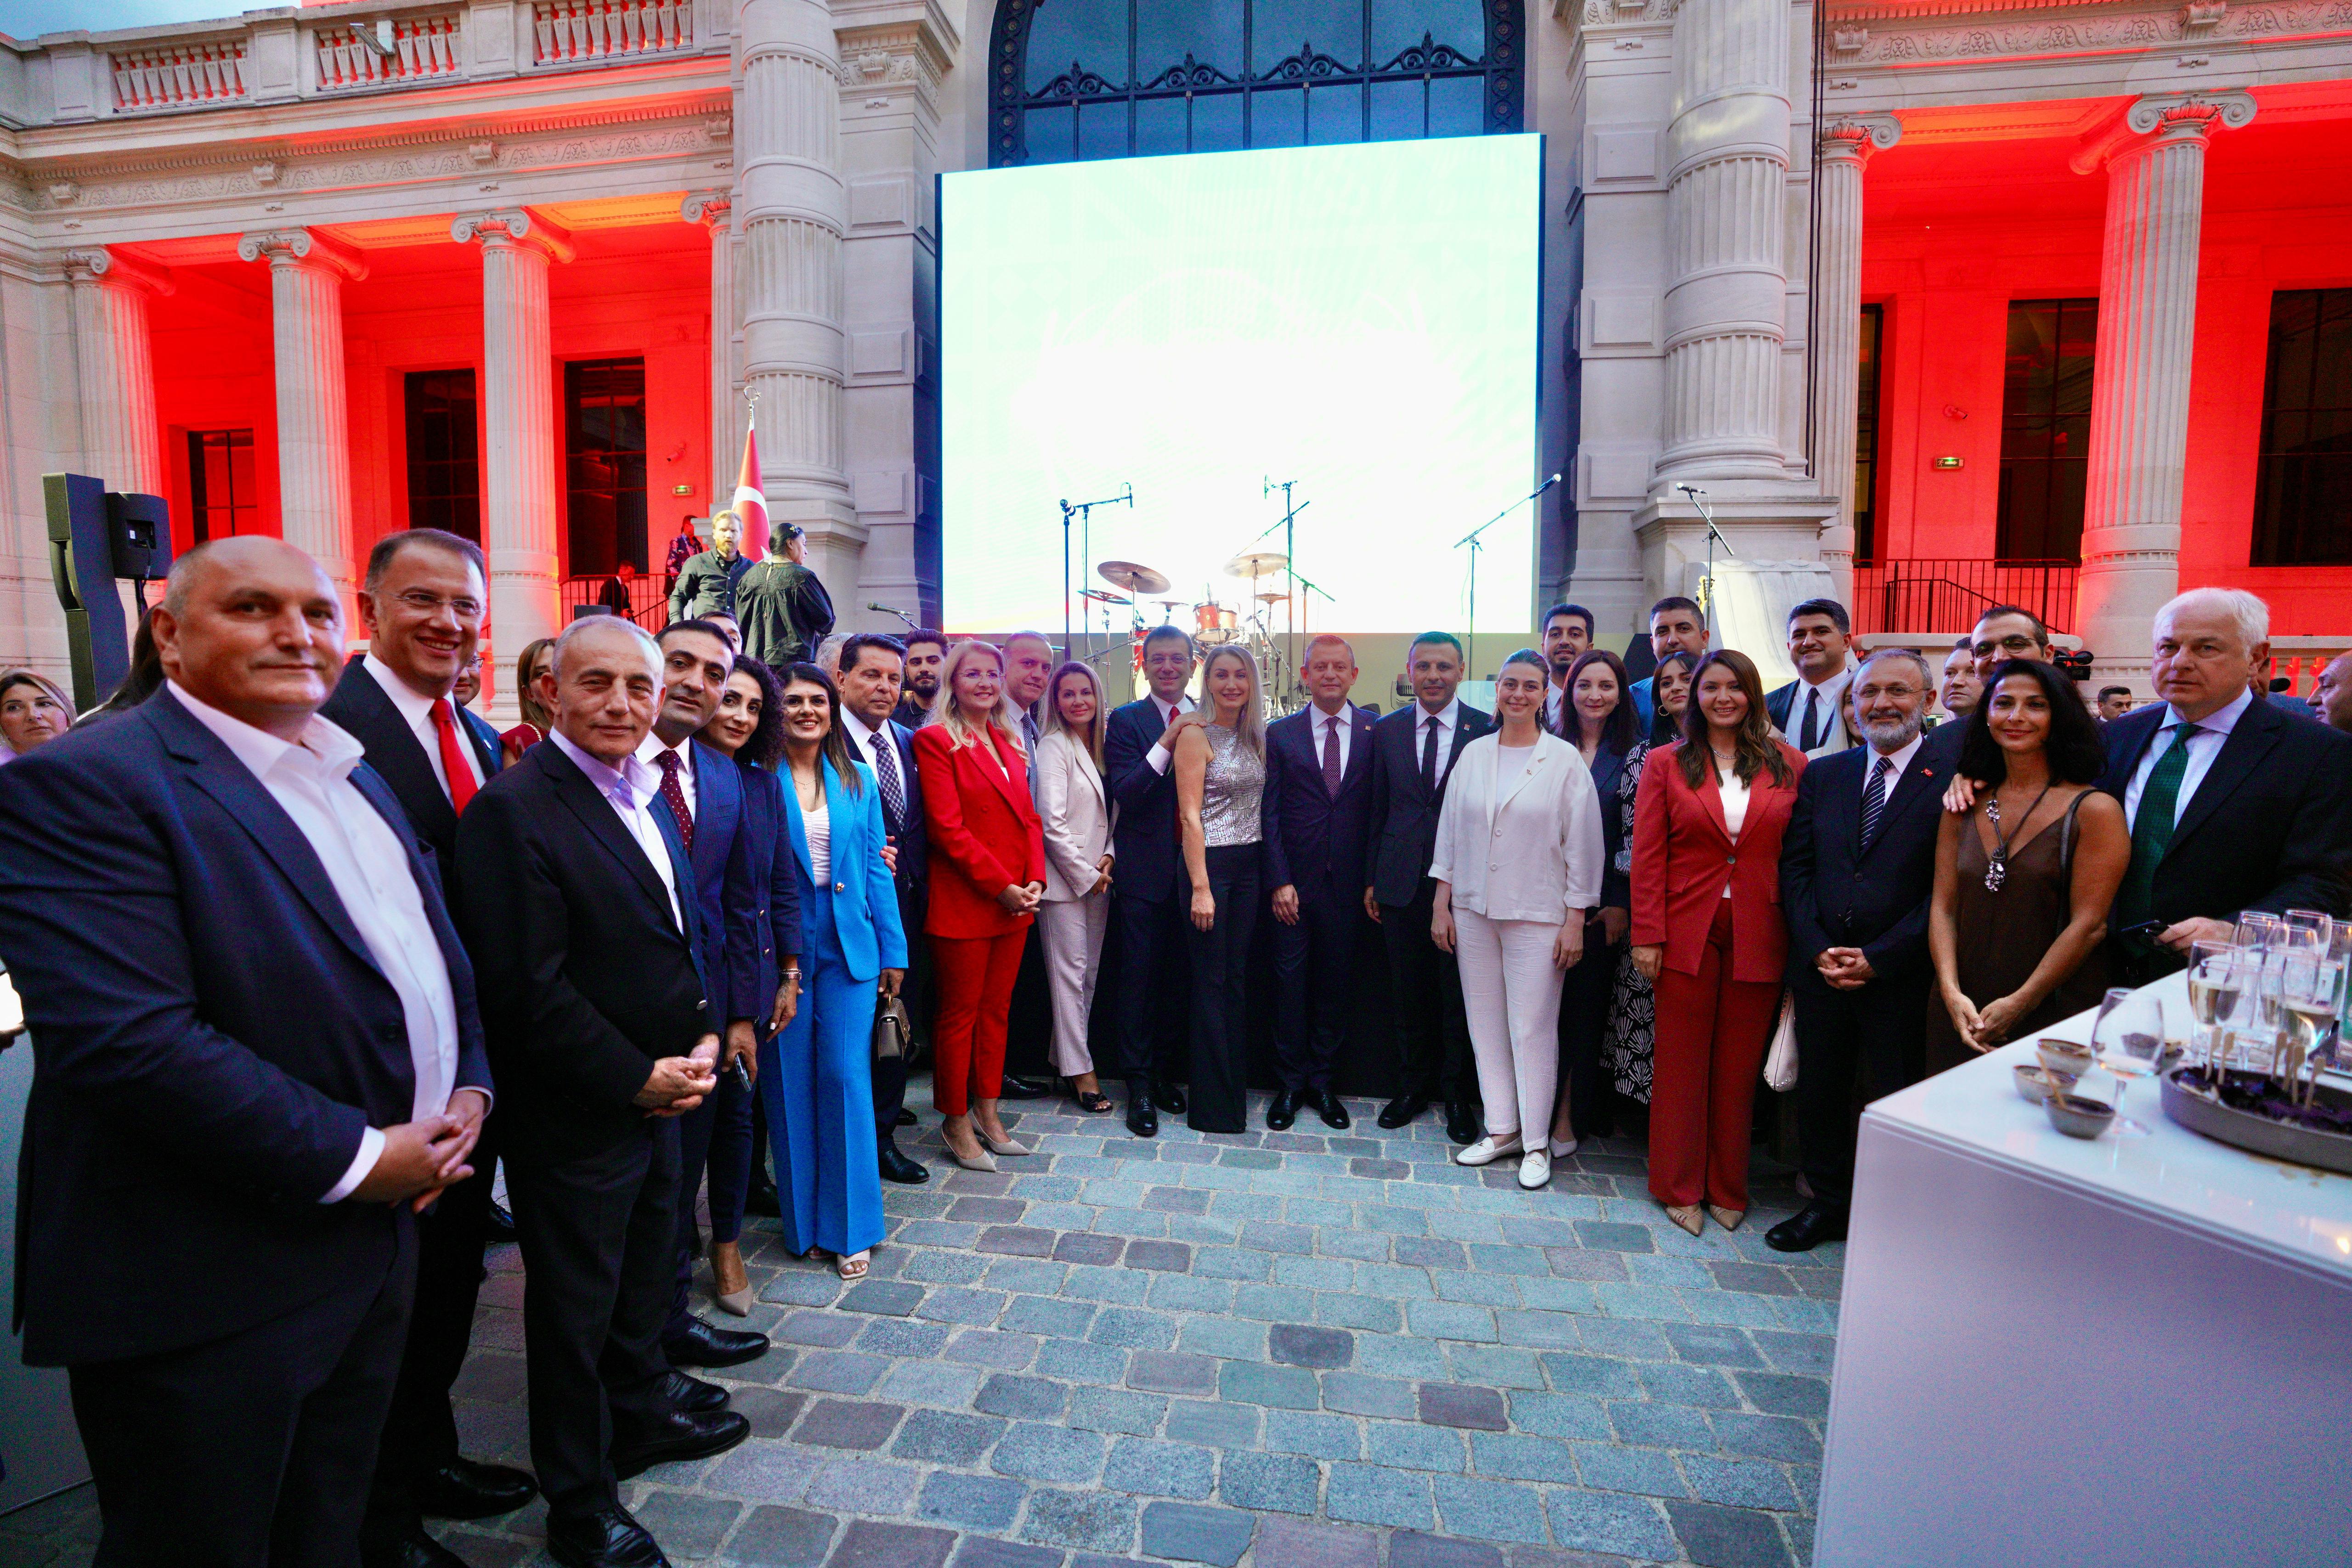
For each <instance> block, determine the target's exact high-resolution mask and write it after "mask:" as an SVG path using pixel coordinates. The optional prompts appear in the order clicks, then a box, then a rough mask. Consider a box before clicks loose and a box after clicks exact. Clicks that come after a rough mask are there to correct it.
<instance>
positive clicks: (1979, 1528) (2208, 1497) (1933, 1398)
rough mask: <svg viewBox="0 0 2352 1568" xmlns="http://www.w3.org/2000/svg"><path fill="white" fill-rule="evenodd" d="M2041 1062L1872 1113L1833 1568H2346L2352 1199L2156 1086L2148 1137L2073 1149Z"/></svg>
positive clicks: (2019, 1051) (1841, 1333) (1978, 1070)
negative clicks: (2183, 1123)
mask: <svg viewBox="0 0 2352 1568" xmlns="http://www.w3.org/2000/svg"><path fill="white" fill-rule="evenodd" d="M2158 985H2159V986H2160V987H2167V988H2169V989H2168V990H2164V991H2160V992H2159V993H2158V994H2160V995H2164V996H2165V997H2166V998H2167V1001H2166V1010H2167V1012H2168V1013H2171V1012H2173V1010H2174V1009H2175V1008H2176V1007H2177V1008H2178V1009H2179V1015H2178V1016H2179V1017H2181V1018H2184V1019H2185V1018H2186V1017H2187V1016H2188V1014H2187V1007H2188V1003H2187V998H2186V992H2185V989H2184V988H2183V982H2182V980H2181V978H2180V977H2178V976H2175V977H2172V978H2171V979H2169V980H2168V981H2160V982H2158ZM2175 998H2178V999H2177V1000H2176V999H2175ZM2089 1029H2090V1019H2089V1015H2087V1014H2085V1015H2084V1016H2083V1017H2082V1018H2080V1019H2074V1020H2070V1021H2069V1023H2067V1024H2065V1025H2062V1026H2060V1028H2059V1029H2057V1030H2053V1031H2052V1032H2053V1033H2060V1034H2064V1035H2066V1036H2068V1037H2069V1038H2072V1039H2074V1040H2087V1039H2088V1038H2089ZM2032 1060H2033V1048H2032V1045H2031V1043H2021V1044H2018V1045H2012V1046H2008V1047H2004V1048H2003V1049H2001V1050H2000V1051H1994V1052H1992V1053H1991V1054H1990V1056H1989V1057H1987V1058H1986V1059H1984V1060H1982V1061H1973V1062H1970V1063H1969V1064H1967V1065H1966V1066H1964V1067H1960V1068H1958V1069H1956V1070H1954V1071H1950V1072H1946V1073H1942V1074H1939V1075H1938V1076H1937V1077H1934V1078H1931V1079H1929V1080H1928V1081H1927V1082H1924V1083H1920V1084H1916V1085H1915V1086H1913V1087H1912V1088H1909V1089H1906V1090H1904V1091H1903V1092H1900V1093H1897V1094H1892V1095H1889V1096H1888V1097H1887V1098H1885V1099H1884V1100H1881V1101H1879V1102H1878V1103H1875V1104H1874V1105H1873V1106H1871V1107H1870V1109H1869V1110H1868V1111H1867V1112H1866V1113H1864V1117H1863V1123H1862V1145H1861V1155H1860V1163H1859V1165H1858V1166H1857V1169H1856V1180H1855V1190H1854V1206H1853V1228H1852V1232H1851V1237H1850V1239H1849V1241H1848V1244H1847V1251H1846V1263H1845V1286H1844V1292H1843V1299H1842V1301H1841V1304H1840V1308H1839V1326H1838V1341H1837V1362H1836V1368H1835V1372H1834V1374H1833V1376H1832V1384H1831V1389H1830V1425H1829V1440H1828V1448H1827V1453H1826V1455H1825V1456H1824V1459H1823V1465H1822V1498H1821V1514H1820V1522H1819V1528H1818V1536H1817V1547H1816V1552H1815V1556H1814V1559H1813V1561H1814V1563H1815V1564H1816V1568H1929V1565H1935V1568H2028V1565H2032V1564H2044V1563H2046V1564H2051V1565H2053V1568H2103V1565H2106V1564H2114V1565H2116V1568H2200V1565H2203V1564H2225V1563H2226V1564H2249V1565H2256V1564H2258V1565H2261V1568H2302V1565H2305V1564H2310V1565H2313V1568H2317V1565H2320V1564H2339V1565H2340V1564H2344V1563H2352V1469H2347V1461H2352V1177H2347V1176H2335V1175H2330V1174H2326V1173H2324V1172H2320V1171H2315V1170H2311V1169H2307V1168H2305V1167H2303V1166H2288V1165H2283V1164H2280V1163H2278V1162H2276V1161H2273V1160H2267V1159H2261V1158H2257V1157H2255V1156H2252V1155H2245V1154H2242V1153H2240V1152H2239V1151H2238V1150H2236V1149H2233V1148H2230V1147H2228V1146H2226V1145H2221V1144H2216V1143H2213V1142H2210V1140H2208V1139H2205V1138H2202V1137H2200V1136H2199V1135H2198V1134H2194V1133H2190V1132H2188V1131H2186V1130H2185V1129H2183V1128H2180V1127H2178V1126H2175V1125H2174V1124H2172V1123H2171V1122H2170V1121H2169V1120H2168V1119H2167V1118H2166V1117H2165V1115H2164V1112H2163V1107H2162V1105H2161V1104H2160V1103H2159V1102H2158V1085H2157V1083H2156V1081H2155V1080H2153V1079H2150V1078H2139V1079H2135V1080H2133V1081H2132V1083H2131V1089H2130V1093H2129V1096H2128V1097H2127V1099H2126V1102H2125V1108H2126V1111H2128V1112H2129V1113H2132V1114H2133V1115H2134V1116H2135V1117H2136V1118H2137V1120H2138V1121H2140V1122H2141V1123H2143V1124H2146V1125H2147V1126H2148V1127H2149V1128H2150V1129H2152V1132H2153V1135H2152V1136H2149V1137H2146V1138H2132V1139H2117V1138H2116V1137H2115V1136H2114V1134H2108V1135H2106V1136H2105V1137H2102V1138H2100V1139H2098V1140H2096V1141H2095V1142H2084V1141H2081V1140H2077V1139H2073V1138H2067V1137H2063V1136H2062V1135H2060V1134H2058V1133H2057V1132H2055V1131H2054V1130H2053V1129H2052V1127H2051V1126H2050V1124H2049V1121H2048V1119H2047V1118H2046V1116H2045V1115H2044V1114H2043V1113H2042V1109H2041V1108H2040V1107H2039V1106H2036V1105H2032V1104H2029V1103H2026V1102H2025V1101H2023V1100H2021V1099H2019V1098H2018V1095H2017V1092H2016V1089H2015V1087H2014V1085H2013V1084H2012V1082H2011V1071H2010V1070H2011V1067H2013V1066H2014V1065H2015V1064H2017V1063H2019V1062H2021V1061H2032ZM2084 1092H2087V1093H2091V1094H2093V1095H2095V1096H2097V1097H2099V1098H2102V1099H2112V1098H2113V1082H2112V1080H2111V1079H2110V1078H2109V1076H2108V1075H2107V1074H2106V1073H2105V1071H2094V1072H2093V1073H2092V1074H2090V1075H2089V1076H2088V1078H2086V1080H2085V1082H2084Z"/></svg>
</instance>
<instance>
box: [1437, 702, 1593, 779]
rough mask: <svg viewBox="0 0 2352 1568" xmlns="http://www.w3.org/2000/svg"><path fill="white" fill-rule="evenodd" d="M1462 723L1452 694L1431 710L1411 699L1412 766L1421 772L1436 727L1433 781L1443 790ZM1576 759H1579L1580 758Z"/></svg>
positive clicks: (1460, 709) (1460, 703)
mask: <svg viewBox="0 0 2352 1568" xmlns="http://www.w3.org/2000/svg"><path fill="white" fill-rule="evenodd" d="M1461 725H1462V699H1461V698H1460V697H1455V698H1454V700H1453V701H1451V702H1449V703H1447V704H1446V705H1445V706H1444V707H1442V708H1439V709H1438V710H1437V711H1436V712H1435V713H1432V712H1430V711H1429V710H1428V709H1427V708H1425V707H1423V706H1421V704H1420V703H1419V702H1415V703H1414V704H1413V707H1412V767H1413V771H1414V772H1416V773H1418V772H1419V771H1421V756H1422V753H1423V751H1424V750H1425V749H1427V747H1428V746H1429V731H1430V728H1431V727H1433V726H1434V727H1436V729H1437V782H1438V786H1439V788H1441V789H1443V788H1444V784H1445V776H1446V775H1447V774H1448V773H1451V772H1453V771H1454V734H1455V732H1456V731H1457V730H1458V729H1460V727H1461ZM1578 760H1580V761H1581V760H1582V758H1579V759H1578Z"/></svg>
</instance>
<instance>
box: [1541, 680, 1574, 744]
mask: <svg viewBox="0 0 2352 1568" xmlns="http://www.w3.org/2000/svg"><path fill="white" fill-rule="evenodd" d="M1567 700H1568V688H1567V687H1566V686H1564V685H1561V684H1560V683H1559V682H1558V681H1546V682H1545V683H1544V727H1545V728H1546V729H1548V730H1549V731H1551V732H1552V733H1553V734H1554V735H1558V734H1559V705H1560V704H1562V703H1564V702H1566V701H1567Z"/></svg>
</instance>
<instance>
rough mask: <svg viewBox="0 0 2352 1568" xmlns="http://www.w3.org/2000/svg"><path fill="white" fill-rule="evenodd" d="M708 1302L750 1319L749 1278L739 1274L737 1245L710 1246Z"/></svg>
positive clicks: (740, 1259) (719, 1243)
mask: <svg viewBox="0 0 2352 1568" xmlns="http://www.w3.org/2000/svg"><path fill="white" fill-rule="evenodd" d="M710 1299H711V1300H712V1301H717V1302H718V1303H719V1306H720V1307H721V1308H723V1309H724V1310H726V1311H728V1312H732V1313H734V1314H735V1315H736V1316H737V1317H739V1318H748V1317H750V1316H751V1275H749V1274H748V1273H746V1272H745V1271H744V1270H743V1249H742V1246H741V1244H740V1243H739V1242H734V1241H714V1242H712V1243H711V1244H710Z"/></svg>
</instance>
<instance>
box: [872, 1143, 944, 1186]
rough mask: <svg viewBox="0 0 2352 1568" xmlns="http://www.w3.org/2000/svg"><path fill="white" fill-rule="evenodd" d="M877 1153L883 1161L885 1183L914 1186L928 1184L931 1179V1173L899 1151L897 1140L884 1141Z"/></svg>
mask: <svg viewBox="0 0 2352 1568" xmlns="http://www.w3.org/2000/svg"><path fill="white" fill-rule="evenodd" d="M876 1153H877V1155H879V1157H880V1160H881V1165H882V1179H883V1180H884V1181H895V1182H899V1183H903V1184H904V1185H906V1186H915V1185H916V1184H917V1183H919V1182H927V1181H929V1180H930V1179H931V1173H930V1172H929V1171H927V1170H925V1169H924V1168H923V1167H922V1166H919V1165H917V1164H916V1163H915V1162H914V1161H912V1160H910V1159H908V1157H907V1156H906V1155H905V1154H904V1153H902V1152H901V1151H900V1150H899V1147H898V1142H897V1140H895V1139H892V1138H885V1139H883V1140H882V1143H881V1146H880V1147H879V1148H878V1149H877V1151H876Z"/></svg>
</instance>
